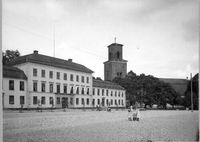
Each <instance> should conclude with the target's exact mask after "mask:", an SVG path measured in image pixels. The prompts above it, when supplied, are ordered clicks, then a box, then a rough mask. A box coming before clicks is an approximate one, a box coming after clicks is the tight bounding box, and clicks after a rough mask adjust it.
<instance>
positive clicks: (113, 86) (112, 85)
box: [93, 79, 125, 90]
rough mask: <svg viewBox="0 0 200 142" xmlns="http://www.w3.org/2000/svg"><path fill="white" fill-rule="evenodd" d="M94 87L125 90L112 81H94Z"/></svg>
mask: <svg viewBox="0 0 200 142" xmlns="http://www.w3.org/2000/svg"><path fill="white" fill-rule="evenodd" d="M93 87H99V88H108V89H120V90H125V89H124V88H123V87H122V86H120V85H118V84H116V83H113V82H110V81H103V80H98V79H93Z"/></svg>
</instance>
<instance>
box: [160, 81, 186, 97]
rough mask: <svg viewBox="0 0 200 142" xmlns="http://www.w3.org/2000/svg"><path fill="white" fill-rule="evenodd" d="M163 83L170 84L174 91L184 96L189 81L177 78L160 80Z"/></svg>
mask: <svg viewBox="0 0 200 142" xmlns="http://www.w3.org/2000/svg"><path fill="white" fill-rule="evenodd" d="M159 79H160V80H161V81H163V82H165V83H169V84H170V85H171V86H172V87H173V88H174V90H175V91H176V92H177V93H179V94H181V95H183V94H184V93H185V91H186V89H187V85H188V82H189V80H187V79H175V78H159Z"/></svg>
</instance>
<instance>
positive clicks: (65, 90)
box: [63, 85, 67, 94]
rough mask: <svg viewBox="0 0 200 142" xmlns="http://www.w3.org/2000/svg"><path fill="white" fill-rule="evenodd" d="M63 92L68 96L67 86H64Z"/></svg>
mask: <svg viewBox="0 0 200 142" xmlns="http://www.w3.org/2000/svg"><path fill="white" fill-rule="evenodd" d="M63 92H64V93H65V94H67V85H64V86H63Z"/></svg>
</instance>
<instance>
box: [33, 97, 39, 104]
mask: <svg viewBox="0 0 200 142" xmlns="http://www.w3.org/2000/svg"><path fill="white" fill-rule="evenodd" d="M37 101H38V100H37V96H33V104H34V105H35V104H37Z"/></svg>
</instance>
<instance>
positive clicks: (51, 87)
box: [49, 83, 53, 93]
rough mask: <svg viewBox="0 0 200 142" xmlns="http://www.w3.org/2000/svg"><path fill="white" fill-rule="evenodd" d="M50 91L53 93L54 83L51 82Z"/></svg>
mask: <svg viewBox="0 0 200 142" xmlns="http://www.w3.org/2000/svg"><path fill="white" fill-rule="evenodd" d="M49 92H50V93H53V83H50V84H49Z"/></svg>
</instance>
